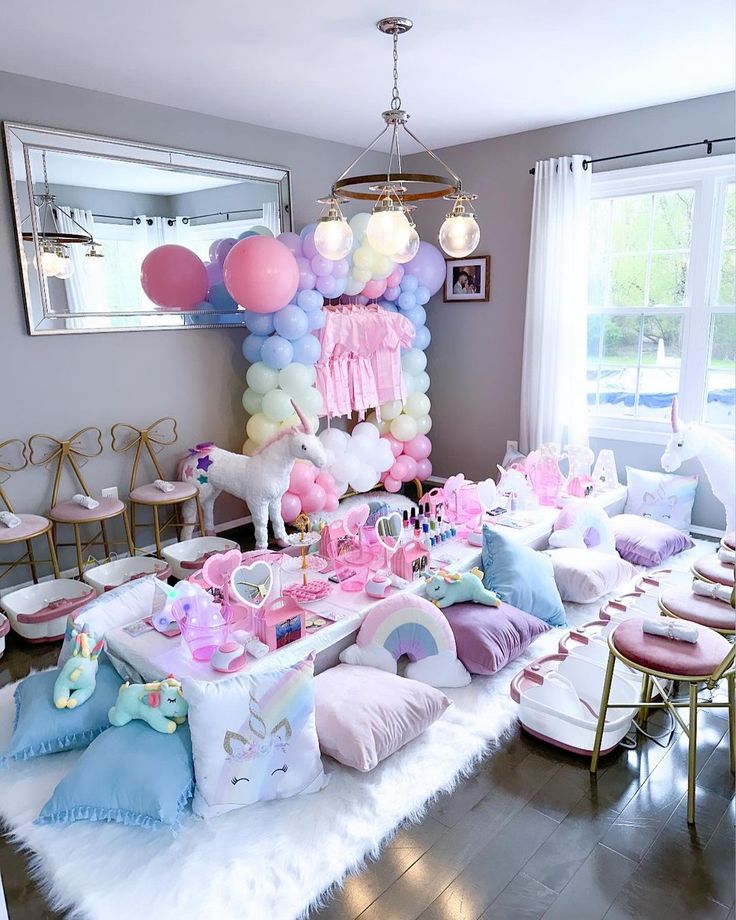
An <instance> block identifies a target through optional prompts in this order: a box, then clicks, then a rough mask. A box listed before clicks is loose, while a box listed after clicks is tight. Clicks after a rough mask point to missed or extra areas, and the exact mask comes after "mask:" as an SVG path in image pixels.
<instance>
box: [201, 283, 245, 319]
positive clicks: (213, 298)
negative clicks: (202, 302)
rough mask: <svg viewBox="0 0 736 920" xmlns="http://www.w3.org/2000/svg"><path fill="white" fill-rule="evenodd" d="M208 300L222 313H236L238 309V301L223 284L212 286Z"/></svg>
mask: <svg viewBox="0 0 736 920" xmlns="http://www.w3.org/2000/svg"><path fill="white" fill-rule="evenodd" d="M207 300H209V302H210V303H211V304H212V306H213V307H214V308H215V310H219V312H220V313H234V312H235V311H236V310H237V309H238V303H237V301H236V300H235V298H234V297H233V296H232V294H231V293H230V291H228V289H227V288H226V287H225V285H224V284H223V283H222V282H220V283H219V284H213V285H212V287H211V288H210V290H209V294H208V295H207Z"/></svg>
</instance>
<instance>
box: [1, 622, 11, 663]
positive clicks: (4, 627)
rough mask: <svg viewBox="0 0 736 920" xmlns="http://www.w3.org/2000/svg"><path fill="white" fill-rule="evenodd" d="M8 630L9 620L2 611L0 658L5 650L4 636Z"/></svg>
mask: <svg viewBox="0 0 736 920" xmlns="http://www.w3.org/2000/svg"><path fill="white" fill-rule="evenodd" d="M9 632H10V620H9V619H8V618H7V617H6V616H5V614H4V613H0V658H2V657H3V653H4V652H5V637H6V636H7V634H8V633H9Z"/></svg>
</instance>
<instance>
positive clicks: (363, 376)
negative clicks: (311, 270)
mask: <svg viewBox="0 0 736 920" xmlns="http://www.w3.org/2000/svg"><path fill="white" fill-rule="evenodd" d="M319 338H320V343H321V345H322V353H321V355H320V359H319V361H318V362H317V363H316V364H315V368H314V369H315V372H316V375H317V381H316V385H317V389H318V390H319V391H320V393H321V394H322V399H323V401H324V406H323V409H322V415H326V416H327V417H328V418H333V417H335V416H339V415H350V414H351V413H352V412H358V413H359V415H360V417H361V418H362V417H363V416H364V414H365V412H366V411H367V410H368V409H372V408H376V410H377V412H379V413H380V406H381V404H382V403H387V402H391V400H394V399H400V400H402V401H403V400H404V399H405V398H406V391H405V389H404V379H403V376H402V373H401V349H402V348H410V347H411V344H412V341H413V339H414V327H413V326H412V324H411V322H410V321H409V320H408V319H407V318H406V317H405V316H402V315H401V314H400V313H390V312H388V311H387V310H384V309H383V308H381V307H379V306H378V304H367V305H366V306H359V305H352V304H347V305H342V304H341V305H338V306H335V307H330V308H328V309H327V310H326V311H325V324H324V326H323V327H322V329H321V330H320V332H319ZM379 417H380V416H379Z"/></svg>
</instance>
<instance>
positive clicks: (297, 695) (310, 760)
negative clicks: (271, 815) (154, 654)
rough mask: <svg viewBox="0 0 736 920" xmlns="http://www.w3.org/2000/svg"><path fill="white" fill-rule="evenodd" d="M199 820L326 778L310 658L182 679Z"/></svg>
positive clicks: (314, 787) (309, 787) (302, 790)
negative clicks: (280, 666)
mask: <svg viewBox="0 0 736 920" xmlns="http://www.w3.org/2000/svg"><path fill="white" fill-rule="evenodd" d="M182 684H183V691H184V697H185V698H186V700H187V702H188V703H189V728H190V730H191V734H192V752H193V754H194V775H195V779H196V783H197V785H196V789H195V792H194V801H193V802H192V811H193V812H194V813H195V814H196V815H199V816H200V817H202V818H210V817H213V816H214V815H221V814H224V813H225V812H227V811H232V810H233V809H235V808H241V807H242V806H243V805H252V804H254V803H255V802H263V801H267V800H269V799H285V798H289V797H291V796H294V795H303V794H306V793H310V792H318V791H319V790H320V789H322V788H323V786H324V785H325V783H326V778H325V774H324V770H323V768H322V759H321V758H320V753H319V742H318V740H317V730H316V728H315V722H314V655H310V656H309V658H307V659H306V660H304V661H300V662H298V663H297V664H295V665H292V666H291V667H289V668H283V669H282V670H280V671H269V672H267V673H258V672H256V673H254V674H247V673H246V674H243V675H240V676H238V677H231V678H228V679H227V680H217V681H198V680H193V679H188V678H186V677H185V678H183V680H182Z"/></svg>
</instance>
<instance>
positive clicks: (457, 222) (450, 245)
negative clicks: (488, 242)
mask: <svg viewBox="0 0 736 920" xmlns="http://www.w3.org/2000/svg"><path fill="white" fill-rule="evenodd" d="M439 239H440V246H441V247H442V248H443V249H444V250H445V252H446V253H447V255H448V256H451V257H452V258H453V259H463V258H464V257H465V256H469V255H470V253H471V252H473V251H474V250H475V248H476V247H477V245H478V243H479V242H480V227H479V226H478V222H477V221H476V219H475V216H474V215H473V214H465V213H461V214H456V213H453V214H448V216H447V217H446V218H445V222H444V223H443V224H442V226H441V227H440V234H439Z"/></svg>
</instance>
